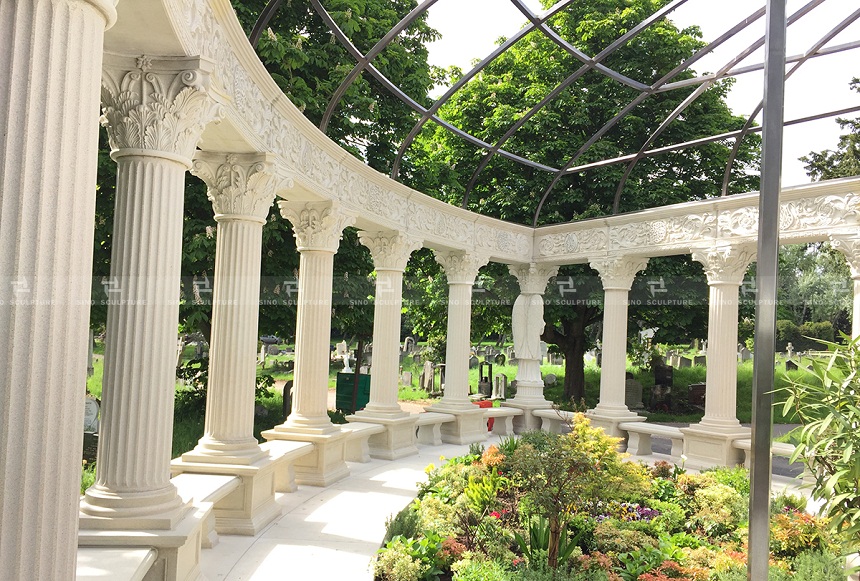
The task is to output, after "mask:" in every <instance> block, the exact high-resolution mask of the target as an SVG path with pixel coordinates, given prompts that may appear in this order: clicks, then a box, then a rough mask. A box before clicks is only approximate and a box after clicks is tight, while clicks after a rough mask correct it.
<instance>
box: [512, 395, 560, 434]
mask: <svg viewBox="0 0 860 581" xmlns="http://www.w3.org/2000/svg"><path fill="white" fill-rule="evenodd" d="M502 407H506V408H517V409H521V410H523V415H521V416H515V417H514V432H515V433H517V434H521V433H523V432H533V431H535V430H539V429H540V428H541V423H542V420H541V419H540V418H539V417H537V416H535V415H534V414H533V413H532V412H534V411H535V410H549V409H552V402H551V401H547V400H543V401H541V400H532V401H527V400H526V401H522V400H520V401H517V398H514V399H512V400H509V401H506V402H504V403H503V404H502Z"/></svg>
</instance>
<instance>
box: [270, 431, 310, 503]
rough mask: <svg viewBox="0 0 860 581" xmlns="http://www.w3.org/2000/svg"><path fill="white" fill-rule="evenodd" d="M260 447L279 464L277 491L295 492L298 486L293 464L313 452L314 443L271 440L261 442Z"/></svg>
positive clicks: (276, 477)
mask: <svg viewBox="0 0 860 581" xmlns="http://www.w3.org/2000/svg"><path fill="white" fill-rule="evenodd" d="M260 448H262V449H263V450H265V451H266V452H268V453H269V457H270V458H271V459H272V461H273V462H275V463H277V464H278V466H277V467H276V468H275V491H277V492H295V491H296V489H297V488H298V486H296V469H295V468H294V467H293V464H294V463H295V461H296V460H298V459H299V458H301V457H302V456H305V455H307V454H310V453H311V452H313V451H314V445H313V444H312V443H310V442H296V441H292V440H269V441H267V442H263V443H262V444H260Z"/></svg>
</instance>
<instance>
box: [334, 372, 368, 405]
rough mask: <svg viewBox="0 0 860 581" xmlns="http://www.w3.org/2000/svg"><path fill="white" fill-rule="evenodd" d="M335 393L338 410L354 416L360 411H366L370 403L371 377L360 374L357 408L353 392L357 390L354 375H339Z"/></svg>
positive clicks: (356, 398)
mask: <svg viewBox="0 0 860 581" xmlns="http://www.w3.org/2000/svg"><path fill="white" fill-rule="evenodd" d="M335 385H336V392H335V406H336V407H337V409H339V410H341V411H344V412H348V413H351V414H354V413H355V412H356V411H358V410H360V409H364V407H365V406H366V405H367V402H369V401H370V376H369V375H366V374H361V373H359V374H358V393H357V394H356V397H355V407H353V401H352V396H353V390H354V388H355V374H354V373H338V374H337V383H336V384H335Z"/></svg>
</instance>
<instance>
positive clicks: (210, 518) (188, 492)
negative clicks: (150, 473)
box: [170, 472, 241, 549]
mask: <svg viewBox="0 0 860 581" xmlns="http://www.w3.org/2000/svg"><path fill="white" fill-rule="evenodd" d="M170 482H172V483H173V485H174V486H175V487H176V491H177V492H178V493H179V496H180V498H182V499H183V500H184V501H186V502H192V503H194V504H195V505H196V506H201V507H202V506H203V503H210V506H211V505H214V504H215V503H217V502H218V501H219V500H221V499H222V498H224V497H226V496H227V495H228V494H230V493H231V492H233V491H234V490H236V489H237V488H239V485H240V484H241V481H240V480H239V477H238V476H230V475H229V474H195V473H192V472H184V473H182V474H178V475H176V476H174V477H173V478H171V479H170ZM203 526H204V529H205V530H204V531H203V533H204V534H203V540H202V543H201V545H202V547H203V548H204V549H211V548H212V547H214V546H215V545H217V544H218V533H217V532H216V531H215V513H214V511H212V510H211V508H210V510H209V511H208V513H207V514H206V517H205V523H204V525H203Z"/></svg>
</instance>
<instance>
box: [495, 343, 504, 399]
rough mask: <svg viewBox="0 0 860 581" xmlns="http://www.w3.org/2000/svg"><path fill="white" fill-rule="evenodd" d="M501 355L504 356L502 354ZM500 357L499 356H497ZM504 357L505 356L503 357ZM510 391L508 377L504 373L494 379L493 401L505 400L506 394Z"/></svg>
mask: <svg viewBox="0 0 860 581" xmlns="http://www.w3.org/2000/svg"><path fill="white" fill-rule="evenodd" d="M499 355H502V354H501V353H500V354H499ZM497 357H498V355H497ZM502 357H504V355H502ZM507 391H508V376H507V375H505V374H504V373H497V374H496V377H494V378H493V395H492V398H493V399H505V393H507Z"/></svg>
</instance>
